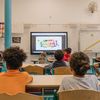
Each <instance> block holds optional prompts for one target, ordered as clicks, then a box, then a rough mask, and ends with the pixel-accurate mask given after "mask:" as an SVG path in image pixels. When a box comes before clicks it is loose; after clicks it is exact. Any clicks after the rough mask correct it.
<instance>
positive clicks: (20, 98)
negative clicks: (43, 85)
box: [0, 93, 44, 100]
mask: <svg viewBox="0 0 100 100" xmlns="http://www.w3.org/2000/svg"><path fill="white" fill-rule="evenodd" d="M0 100H44V99H43V96H38V95H33V94H28V93H19V94H16V95H8V94H5V93H3V94H0Z"/></svg>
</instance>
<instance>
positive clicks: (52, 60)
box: [47, 57, 55, 63]
mask: <svg viewBox="0 0 100 100" xmlns="http://www.w3.org/2000/svg"><path fill="white" fill-rule="evenodd" d="M47 61H48V62H51V63H52V62H54V61H55V58H54V57H48V58H47Z"/></svg>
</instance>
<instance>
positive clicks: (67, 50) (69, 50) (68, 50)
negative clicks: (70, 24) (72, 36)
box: [64, 48, 72, 54]
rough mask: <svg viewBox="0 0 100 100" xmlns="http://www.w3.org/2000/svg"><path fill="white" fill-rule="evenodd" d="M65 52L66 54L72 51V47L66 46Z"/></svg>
mask: <svg viewBox="0 0 100 100" xmlns="http://www.w3.org/2000/svg"><path fill="white" fill-rule="evenodd" d="M64 51H65V52H67V53H68V54H70V53H71V52H72V49H71V48H67V49H64Z"/></svg>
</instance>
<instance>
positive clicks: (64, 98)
mask: <svg viewBox="0 0 100 100" xmlns="http://www.w3.org/2000/svg"><path fill="white" fill-rule="evenodd" d="M58 95H59V100H99V99H100V92H98V91H93V90H71V91H62V92H59V93H58Z"/></svg>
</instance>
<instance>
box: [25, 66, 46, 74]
mask: <svg viewBox="0 0 100 100" xmlns="http://www.w3.org/2000/svg"><path fill="white" fill-rule="evenodd" d="M23 69H24V70H25V71H26V72H28V73H29V74H39V75H43V74H44V68H43V67H40V66H37V65H28V66H26V67H24V68H23Z"/></svg>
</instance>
